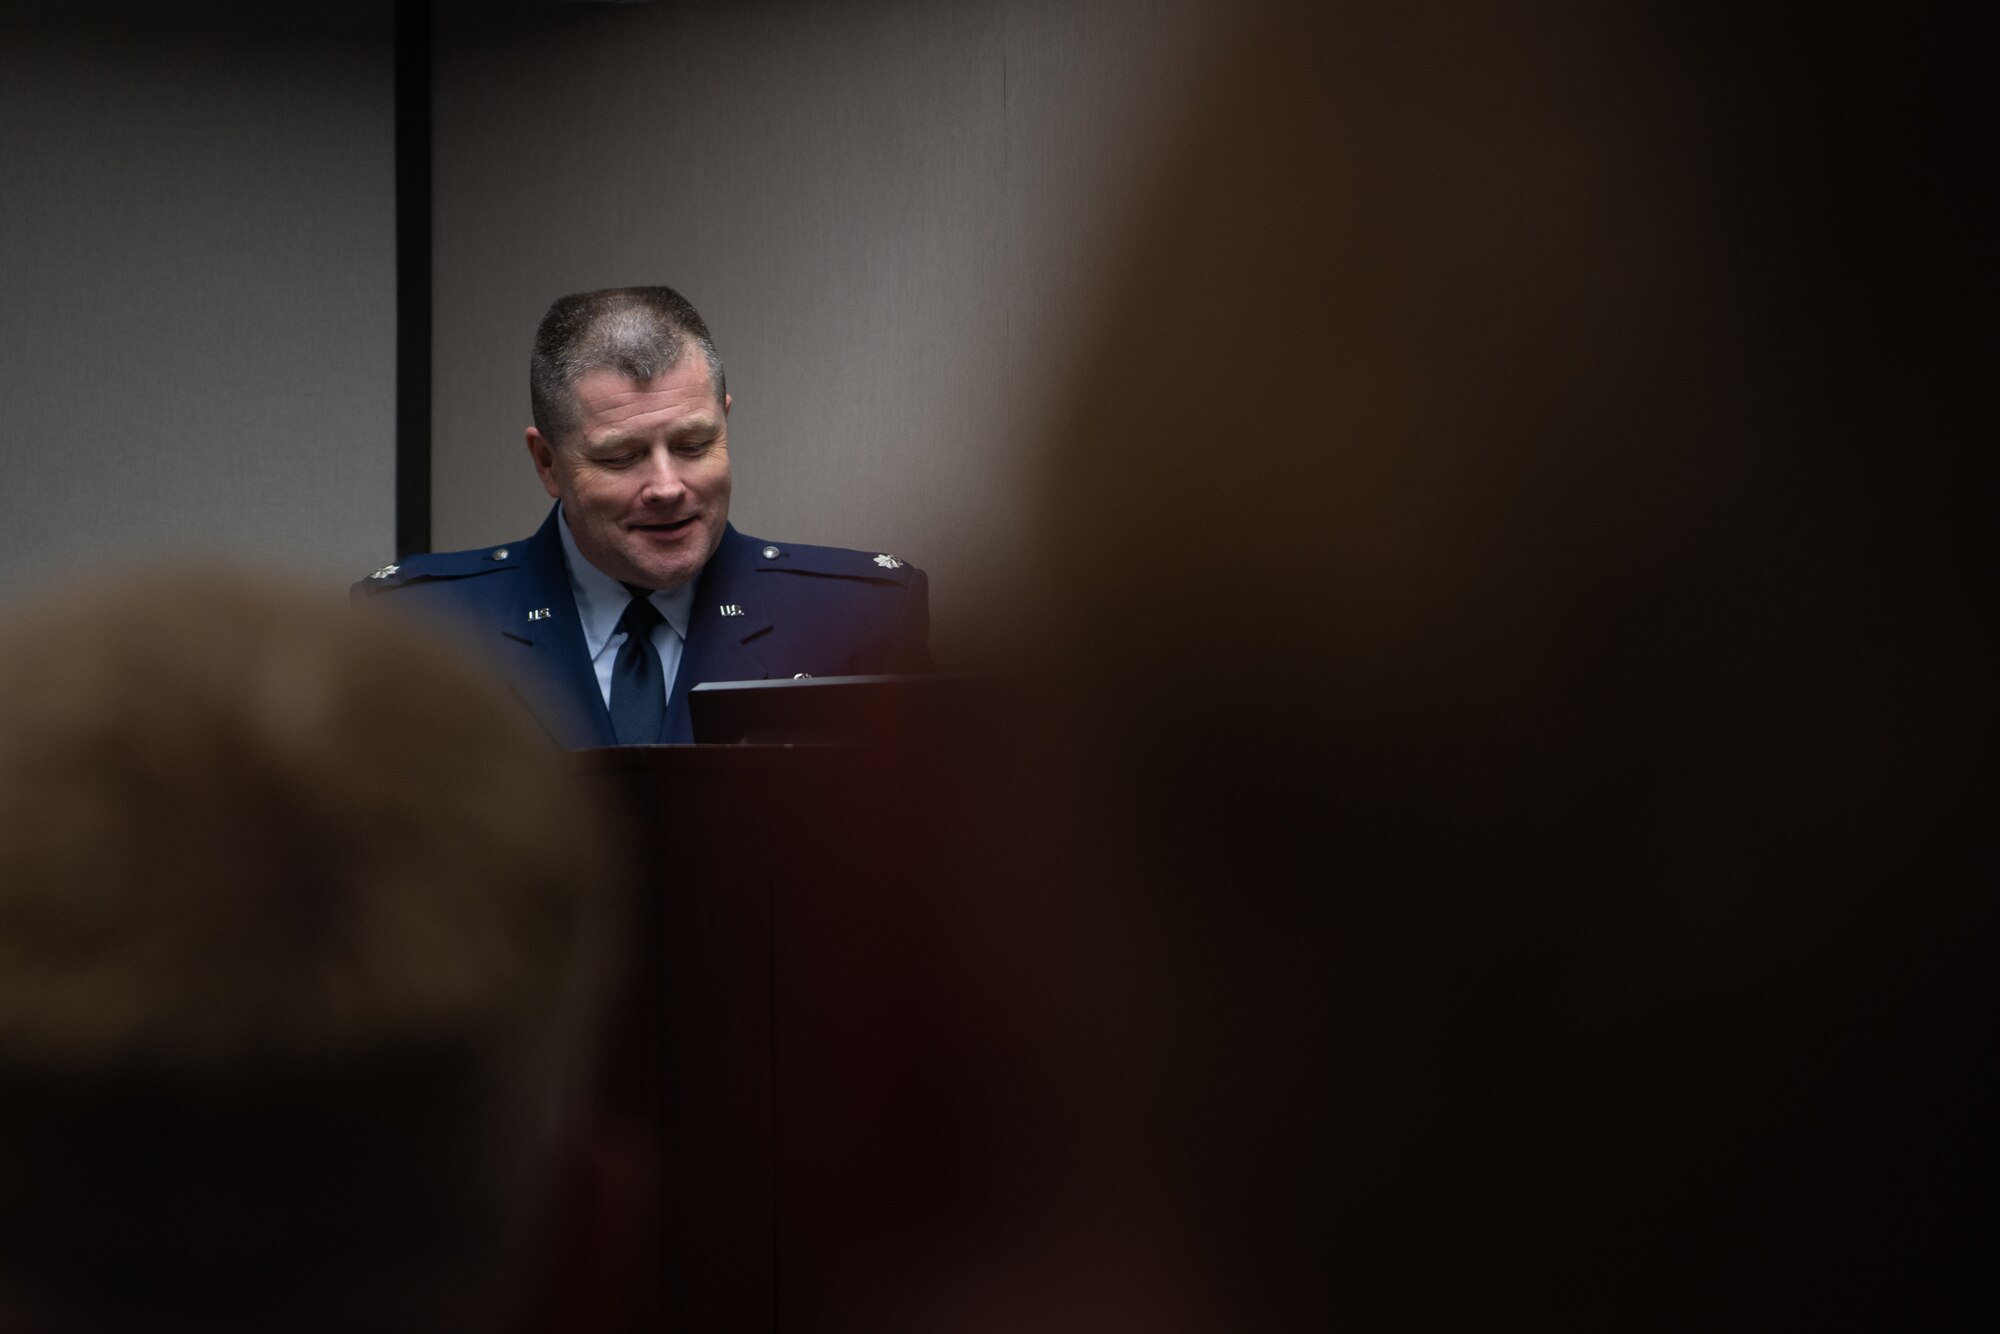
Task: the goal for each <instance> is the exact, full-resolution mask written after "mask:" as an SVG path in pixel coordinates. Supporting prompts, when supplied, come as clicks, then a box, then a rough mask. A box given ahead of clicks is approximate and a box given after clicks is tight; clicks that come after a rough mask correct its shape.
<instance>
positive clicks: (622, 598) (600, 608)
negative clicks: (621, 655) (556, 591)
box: [556, 504, 695, 658]
mask: <svg viewBox="0 0 2000 1334" xmlns="http://www.w3.org/2000/svg"><path fill="white" fill-rule="evenodd" d="M556 531H557V533H559V534H561V536H562V548H563V564H564V565H565V566H567V567H568V569H569V591H570V592H571V593H572V594H573V595H574V596H575V598H576V614H577V618H578V619H579V620H581V621H582V622H583V644H584V647H585V648H586V649H588V650H589V651H590V656H591V657H592V658H596V657H597V655H598V654H599V653H601V652H603V651H604V645H605V643H606V642H607V641H609V640H610V638H611V636H612V635H614V634H616V633H618V622H619V620H620V619H621V618H622V617H623V616H624V615H625V604H626V603H628V602H630V601H631V600H632V595H631V594H630V593H628V592H626V591H625V585H623V584H621V583H619V582H618V581H617V580H616V579H613V578H612V577H611V576H610V575H608V574H606V573H605V572H604V571H602V570H600V569H598V568H597V567H596V566H595V565H592V564H591V563H590V562H589V561H588V560H586V559H584V555H583V553H582V552H581V551H579V550H577V546H576V538H575V537H574V536H573V535H572V534H571V533H570V531H569V519H568V518H567V517H566V516H565V515H564V514H563V512H562V506H561V505H560V504H558V505H557V506H556ZM694 583H695V581H694V580H693V579H690V580H688V581H687V582H686V583H684V584H682V585H681V586H680V587H679V588H676V589H674V590H673V591H672V592H665V593H663V592H660V591H658V590H655V591H654V592H653V593H652V594H650V595H649V600H650V601H651V602H652V604H653V605H654V606H655V607H657V608H659V611H660V615H661V616H662V617H663V618H664V619H665V620H666V623H667V624H668V625H670V626H672V627H673V629H674V633H675V634H677V635H679V636H680V637H681V639H682V640H683V641H685V640H686V639H687V628H688V621H689V619H690V616H691V614H692V613H693V611H694Z"/></svg>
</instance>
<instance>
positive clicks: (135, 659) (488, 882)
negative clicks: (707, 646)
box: [0, 575, 603, 1330]
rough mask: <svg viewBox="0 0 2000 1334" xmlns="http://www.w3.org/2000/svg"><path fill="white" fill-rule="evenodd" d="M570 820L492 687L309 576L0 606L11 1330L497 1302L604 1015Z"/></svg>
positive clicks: (350, 1315)
mask: <svg viewBox="0 0 2000 1334" xmlns="http://www.w3.org/2000/svg"><path fill="white" fill-rule="evenodd" d="M584 821H585V816H584V813H583V812H582V811H581V810H579V809H578V807H577V806H576V804H575V799H574V797H573V796H572V794H571V793H570V792H569V791H568V790H567V788H566V787H565V786H564V782H563V778H562V776H561V774H560V773H559V771H558V769H557V767H556V759H555V756H554V755H553V754H552V753H551V752H550V751H549V749H548V747H547V744H546V742H545V741H544V740H543V739H542V738H541V736H540V733H539V732H538V730H537V729H536V728H535V726H534V725H533V724H532V723H531V722H529V721H527V720H526V719H525V718H524V716H522V715H521V714H520V713H519V712H518V710H517V709H516V708H515V707H514V705H513V704H512V703H511V701H510V700H509V699H508V698H507V697H506V696H505V695H504V694H503V693H502V692H500V691H498V690H497V689H496V688H494V687H492V686H489V685H488V684H487V682H486V681H485V680H484V679H483V678H480V677H477V676H474V675H472V674H471V673H469V672H468V671H466V670H464V669H462V668H460V667H459V666H458V665H457V664H456V663H455V662H454V661H452V660H450V659H449V658H447V657H445V656H443V655H442V654H440V653H439V652H438V651H437V650H435V649H433V648H432V647H430V646H429V645H428V644H425V643H422V642H419V641H417V640H415V639H413V638H411V637H410V636H409V634H408V632H406V631H401V630H398V629H396V628H394V627H391V626H388V625H380V624H375V623H372V622H368V621H365V620H361V619H357V618H354V617H352V616H350V615H347V614H345V613H344V612H342V611H340V610H338V609H335V608H331V607H327V606H321V605H320V604H318V603H316V602H313V601H312V600H310V599H307V598H302V597H300V596H299V595H298V593H297V592H296V590H289V591H286V592H282V593H281V592H278V591H275V590H271V589H266V588H262V587H258V586H255V585H251V584H247V583H235V582H231V581H230V580H227V579H217V578H215V577H213V576H210V575H205V576H203V577H200V578H193V577H190V578H186V579H178V580H177V579H172V578H158V577H146V578H141V579H137V580H134V581H131V582H128V583H125V584H123V585H121V586H119V587H118V588H116V589H110V590H105V591H101V592H96V593H91V594H88V595H85V596H79V597H73V598H71V599H68V600H67V601H65V602H64V603H63V604H62V605H61V606H60V607H59V608H56V609H53V610H49V611H47V612H45V613H42V614H39V615H30V616H25V617H21V618H18V619H17V620H15V621H14V623H12V624H11V625H10V626H8V628H7V632H6V634H5V635H4V637H0V1326H4V1327H6V1328H9V1329H13V1328H28V1329H63V1330H69V1329H76V1330H100V1329H102V1330H112V1329H124V1328H140V1327H158V1325H159V1323H160V1322H161V1321H162V1320H163V1319H167V1318H171V1319H173V1320H174V1321H177V1322H178V1323H179V1324H181V1325H184V1326H186V1327H190V1328H209V1329H216V1328H223V1329H234V1328H261V1329H320V1328H325V1329H354V1328H363V1327H365V1328H371V1329H396V1328H404V1327H409V1328H428V1329H467V1330H473V1329H484V1328H489V1327H492V1326H494V1325H495V1324H496V1323H497V1322H498V1319H499V1317H500V1316H501V1314H502V1313H503V1312H509V1311H511V1309H512V1308H513V1307H514V1306H516V1305H517V1304H518V1301H519V1299H520V1298H521V1297H522V1292H521V1289H522V1287H523V1283H522V1279H521V1274H522V1273H523V1272H524V1270H523V1266H524V1261H525V1259H526V1258H527V1257H528V1256H529V1255H530V1254H531V1252H532V1251H533V1249H534V1248H536V1247H537V1246H538V1245H540V1244H541V1233H542V1231H543V1229H544V1228H545V1227H546V1225H547V1209H546V1204H547V1194H548V1188H549V1185H550V1182H551V1179H552V1176H553V1174H554V1171H555V1169H556V1167H557V1165H558V1163H559V1161H560V1159H561V1157H562V1154H563V1152H564V1149H565V1143H566V1137H567V1135H568V1133H569V1129H570V1119H569V1118H568V1117H567V1116H566V1109H567V1108H568V1107H569V1105H570V1104H571V1102H572V1101H573V1098H574V1095H575V1094H576V1092H577V1089H578V1078H579V1075H580V1073H581V1072H580V1070H579V1068H578V1067H579V1065H580V1064H581V1062H580V1061H579V1059H578V1052H579V1051H580V1050H581V1048H582V1047H583V1045H584V1044H583V1041H582V1038H583V1035H584V1033H585V1032H586V1030H587V1027H588V1025H589V1024H590V1022H591V1021H592V1018H593V1007H594V1004H595V1001H594V999H593V992H594V989H595V987H594V983H593V980H592V979H593V977H594V971H595V968H594V960H595V958H596V951H597V949H598V942H597V936H598V933H599V931H600V930H601V917H600V910H599V905H598V904H597V903H596V902H594V900H593V897H592V896H593V894H594V893H597V892H599V891H598V890H597V888H596V887H597V886H600V885H601V884H602V883H603V877H601V876H599V875H595V874H593V870H592V866H591V854H590V848H591V846H592V845H593V843H594V842H595V840H593V839H591V838H589V837H585V836H583V835H582V834H581V833H580V831H581V830H583V829H584V828H585V827H586V826H585V823H584ZM527 1269H528V1270H530V1271H531V1270H532V1266H527Z"/></svg>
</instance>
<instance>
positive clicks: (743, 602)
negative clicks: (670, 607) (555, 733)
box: [578, 525, 771, 744]
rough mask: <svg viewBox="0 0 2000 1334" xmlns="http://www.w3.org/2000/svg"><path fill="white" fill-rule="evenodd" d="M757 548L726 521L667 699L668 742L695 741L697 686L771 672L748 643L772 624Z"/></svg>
mask: <svg viewBox="0 0 2000 1334" xmlns="http://www.w3.org/2000/svg"><path fill="white" fill-rule="evenodd" d="M756 546H757V544H756V543H755V542H754V541H752V540H751V539H750V538H747V537H744V536H743V535H742V534H741V533H739V532H737V531H736V529H735V528H734V527H731V526H727V525H725V526H724V528H723V532H722V542H721V544H720V545H719V546H717V547H716V549H715V555H714V556H712V557H711V558H710V559H709V562H708V564H707V565H706V566H705V567H704V568H703V569H702V572H701V578H700V580H699V581H698V582H697V583H696V585H695V594H694V611H693V613H692V614H691V615H690V617H689V619H688V633H687V642H686V644H685V645H684V646H683V648H682V650H681V665H680V670H679V671H678V672H676V673H675V674H674V689H673V694H672V695H671V696H670V697H669V699H668V700H667V724H666V734H665V736H664V737H663V738H662V740H665V741H668V742H671V743H678V744H686V743H688V742H691V741H693V740H694V724H693V722H692V721H691V719H690V718H689V716H688V703H687V698H688V691H689V690H690V689H692V688H693V687H695V686H697V685H700V684H701V683H702V682H704V681H761V680H764V679H765V678H766V677H768V676H769V675H770V674H771V673H770V670H769V668H767V667H766V666H765V665H764V663H763V661H762V660H761V659H760V658H759V657H758V656H757V652H756V645H754V644H750V643H746V642H745V641H746V640H751V639H754V638H755V637H756V636H758V635H760V634H762V633H764V631H766V630H768V629H770V628H771V617H770V616H769V615H768V614H767V612H768V609H767V608H765V607H763V606H762V605H760V604H759V602H758V600H757V597H756V591H757V590H756V588H755V587H754V585H753V580H752V576H753V575H754V574H755V572H756V566H755V563H754V562H755V554H756ZM578 633H579V636H580V635H581V631H579V632H578ZM606 725H607V726H608V725H609V723H608V720H607V724H606Z"/></svg>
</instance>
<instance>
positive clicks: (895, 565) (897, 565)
mask: <svg viewBox="0 0 2000 1334" xmlns="http://www.w3.org/2000/svg"><path fill="white" fill-rule="evenodd" d="M875 563H876V564H877V565H880V566H881V567H882V568H883V569H885V570H900V569H902V568H903V562H901V561H899V560H897V559H896V558H895V557H894V556H891V555H889V554H888V553H887V552H884V553H882V554H881V555H879V556H877V557H876V558H875Z"/></svg>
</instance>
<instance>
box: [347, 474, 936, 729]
mask: <svg viewBox="0 0 2000 1334" xmlns="http://www.w3.org/2000/svg"><path fill="white" fill-rule="evenodd" d="M353 594H354V598H355V600H356V601H363V600H369V601H373V600H376V599H380V598H388V599H390V600H391V603H392V605H393V606H394V607H395V609H396V610H397V611H398V612H400V613H408V614H414V615H416V616H418V617H420V618H422V619H424V620H426V621H433V622H435V623H437V624H439V625H441V626H445V627H448V628H452V629H454V630H457V631H459V632H461V634H462V635H463V636H465V637H469V641H470V644H471V647H472V649H473V651H474V652H475V653H476V654H478V655H480V656H482V657H485V658H487V659H489V660H490V661H492V662H493V663H494V664H495V665H496V666H497V667H498V668H499V669H500V671H501V672H502V673H503V674H504V675H505V676H506V678H507V679H508V680H509V681H510V682H511V683H512V684H513V686H514V688H515V690H516V691H518V692H519V693H520V695H521V697H522V698H523V699H525V700H526V701H527V702H528V705H529V707H530V708H531V709H533V710H534V711H535V714H536V716H537V717H539V718H540V719H541V720H542V723H543V725H544V726H546V727H547V728H548V730H549V733H550V735H552V736H553V737H554V738H555V739H556V740H557V741H558V742H559V743H561V744H562V745H565V746H569V747H572V748H577V747H583V746H609V745H615V744H616V741H617V739H616V737H614V736H613V735H612V731H611V714H610V711H609V710H607V709H606V708H605V706H604V696H603V695H602V694H601V693H600V692H599V690H598V686H597V674H596V672H595V671H594V670H593V669H592V667H591V664H590V659H589V657H588V656H587V654H586V652H585V649H584V642H583V625H582V622H581V621H580V620H579V619H578V617H577V613H576V599H575V597H574V596H573V595H572V594H571V592H570V587H569V572H568V570H567V569H565V568H564V566H563V550H562V538H561V536H560V534H559V533H558V532H557V530H556V511H555V510H554V509H553V508H551V509H550V511H549V517H548V519H547V520H546V521H544V522H543V524H542V526H541V528H540V529H538V530H537V531H536V533H535V535H534V536H533V537H530V538H528V539H527V540H525V541H521V542H509V543H507V544H506V545H504V546H497V547H484V548H481V549H479V550H475V551H447V552H435V553H431V554H428V555H421V556H409V557H406V558H404V559H403V560H401V561H399V562H398V563H396V564H394V565H390V566H387V567H385V568H383V569H381V570H378V571H376V572H375V573H374V574H373V575H371V576H370V577H368V578H366V579H363V580H361V581H360V582H359V583H357V584H355V585H354V589H353ZM929 670H931V658H930V583H929V580H928V579H927V578H926V577H925V576H924V572H923V571H922V570H919V569H918V568H916V567H915V566H914V565H910V564H907V563H905V562H901V561H897V560H896V559H895V558H893V557H890V556H886V555H879V556H878V555H876V554H875V553H873V552H863V551H847V550H844V549H842V548H839V547H807V546H795V545H789V544H786V543H783V542H766V541H764V540H762V539H760V538H755V537H745V536H744V535H743V534H741V533H739V532H737V531H736V529H735V528H734V527H733V526H730V525H725V526H724V528H723V533H722V543H721V545H720V546H718V547H717V548H716V550H715V555H714V556H712V557H710V558H709V562H708V564H707V565H706V566H704V567H703V568H702V571H701V573H700V574H699V575H697V576H696V577H695V597H694V612H693V615H692V618H691V619H690V621H689V624H688V632H687V640H686V643H685V644H684V645H683V646H682V650H681V664H680V670H679V671H678V672H677V673H676V674H675V676H674V687H673V693H672V694H671V696H670V697H669V698H668V701H667V716H666V722H665V724H664V729H663V731H662V733H661V737H660V739H661V740H662V741H663V742H689V741H692V740H694V733H693V729H692V727H691V725H690V723H689V721H688V708H687V696H688V690H689V688H690V687H692V686H695V685H698V684H700V683H701V682H704V681H761V680H769V679H789V678H791V677H794V676H798V675H800V674H801V673H804V674H806V675H810V676H845V675H853V674H860V673H871V672H926V671H929Z"/></svg>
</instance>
